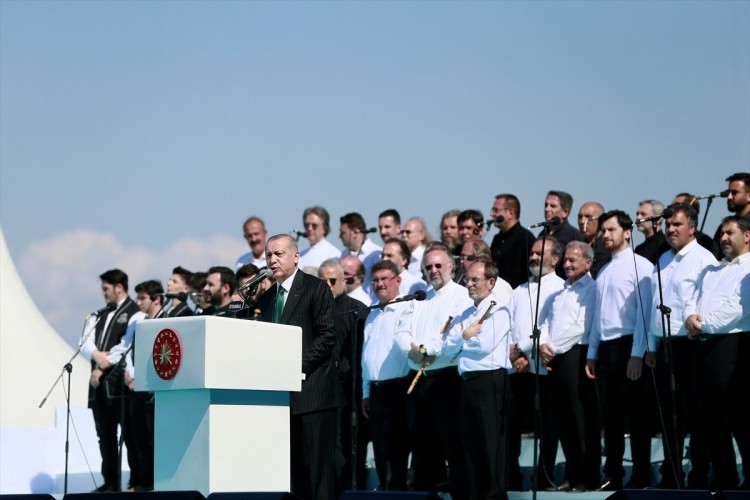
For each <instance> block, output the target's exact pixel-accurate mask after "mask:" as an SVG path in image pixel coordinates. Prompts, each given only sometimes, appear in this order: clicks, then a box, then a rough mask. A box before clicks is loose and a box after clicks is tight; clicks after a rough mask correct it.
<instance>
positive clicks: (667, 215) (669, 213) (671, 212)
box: [633, 207, 674, 226]
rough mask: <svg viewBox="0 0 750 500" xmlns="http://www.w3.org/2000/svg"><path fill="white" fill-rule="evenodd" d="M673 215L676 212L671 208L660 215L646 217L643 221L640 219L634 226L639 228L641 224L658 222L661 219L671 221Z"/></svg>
mask: <svg viewBox="0 0 750 500" xmlns="http://www.w3.org/2000/svg"><path fill="white" fill-rule="evenodd" d="M672 214H674V210H672V209H671V208H670V207H667V208H665V209H664V211H663V212H662V213H660V214H659V215H652V216H651V217H644V218H643V219H638V220H636V221H635V222H634V223H633V224H634V225H636V226H637V225H639V224H643V223H644V222H651V221H652V220H658V219H661V218H664V219H669V218H670V217H672Z"/></svg>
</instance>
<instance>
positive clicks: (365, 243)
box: [339, 212, 383, 292]
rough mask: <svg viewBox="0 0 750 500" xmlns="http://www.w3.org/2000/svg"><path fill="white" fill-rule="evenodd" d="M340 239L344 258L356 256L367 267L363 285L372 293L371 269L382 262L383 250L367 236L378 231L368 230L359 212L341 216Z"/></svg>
mask: <svg viewBox="0 0 750 500" xmlns="http://www.w3.org/2000/svg"><path fill="white" fill-rule="evenodd" d="M339 221H340V223H341V226H340V231H339V237H340V238H341V242H342V243H343V244H344V250H343V251H342V252H341V256H342V257H346V256H348V255H354V256H355V257H357V258H358V259H359V260H361V261H362V264H364V266H365V279H364V284H363V285H362V286H363V287H364V289H365V291H366V292H369V291H370V269H371V268H372V266H373V265H374V264H375V263H376V262H377V261H379V260H380V254H381V252H382V251H383V249H382V248H381V247H380V246H378V245H376V244H375V243H373V242H372V240H370V239H368V238H367V234H368V233H371V232H374V231H376V229H375V228H372V229H368V228H367V226H366V225H365V219H364V218H362V216H361V215H360V214H358V213H357V212H351V213H348V214H345V215H343V216H341V218H340V219H339Z"/></svg>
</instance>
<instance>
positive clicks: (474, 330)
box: [462, 321, 482, 340]
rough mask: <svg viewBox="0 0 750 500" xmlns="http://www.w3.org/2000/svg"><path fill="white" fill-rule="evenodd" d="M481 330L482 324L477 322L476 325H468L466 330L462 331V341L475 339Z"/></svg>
mask: <svg viewBox="0 0 750 500" xmlns="http://www.w3.org/2000/svg"><path fill="white" fill-rule="evenodd" d="M481 330H482V324H481V323H479V321H477V322H476V323H473V324H471V325H469V326H468V327H467V328H466V330H464V333H463V334H462V337H463V338H464V340H469V339H470V338H472V337H476V336H477V335H479V332H480V331H481Z"/></svg>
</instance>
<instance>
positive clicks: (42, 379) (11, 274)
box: [0, 229, 100, 493]
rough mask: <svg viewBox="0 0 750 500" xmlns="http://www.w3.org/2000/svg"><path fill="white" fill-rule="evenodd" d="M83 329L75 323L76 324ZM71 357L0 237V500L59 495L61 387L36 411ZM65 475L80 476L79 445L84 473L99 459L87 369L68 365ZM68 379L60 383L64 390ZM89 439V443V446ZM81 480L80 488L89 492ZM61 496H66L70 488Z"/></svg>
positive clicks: (84, 365)
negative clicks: (69, 424)
mask: <svg viewBox="0 0 750 500" xmlns="http://www.w3.org/2000/svg"><path fill="white" fill-rule="evenodd" d="M81 326H83V317H82V318H81ZM73 353H74V351H73V349H72V348H71V347H70V346H69V345H68V344H67V343H65V341H64V340H63V339H62V338H61V337H60V336H59V335H58V334H57V332H56V331H55V330H54V329H53V328H52V327H51V326H50V324H49V323H47V320H45V319H44V317H43V316H42V314H41V313H40V312H39V309H37V307H36V305H35V304H34V301H33V300H32V299H31V297H30V296H29V294H28V292H27V291H26V288H25V287H24V285H23V283H22V282H21V279H20V277H19V276H18V272H17V271H16V267H15V265H14V264H13V260H12V259H11V256H10V253H9V251H8V247H7V245H6V244H5V236H4V234H3V233H2V229H0V493H31V492H33V493H56V492H62V482H61V481H62V474H63V472H64V470H65V467H64V465H65V462H64V460H65V454H64V450H65V447H64V446H65V425H66V422H65V404H66V403H65V393H64V388H63V381H60V383H58V385H57V386H56V387H55V390H54V391H53V392H52V394H51V395H50V396H49V398H48V399H47V401H46V403H45V404H44V406H43V407H42V408H39V404H40V403H41V401H42V399H43V398H44V396H45V395H46V394H47V391H48V390H49V389H50V387H52V384H53V383H54V382H55V379H56V378H57V377H58V376H59V375H60V373H61V372H62V371H63V367H64V366H65V364H66V363H67V362H68V361H69V360H70V358H71V357H72V356H73ZM72 366H73V371H72V375H71V382H70V383H71V386H72V388H73V390H72V391H71V398H70V399H71V413H72V414H73V418H74V420H75V422H74V423H75V425H76V428H77V431H78V437H77V436H76V434H75V433H74V431H73V429H72V428H71V431H70V465H71V466H72V467H71V468H70V470H71V471H73V470H78V471H81V472H83V471H86V473H85V475H88V472H87V468H86V466H85V465H81V464H83V463H84V461H83V455H82V451H81V447H80V446H79V445H78V439H79V438H80V439H81V441H82V443H83V448H84V449H85V453H86V457H87V458H88V461H89V463H90V464H91V467H92V468H93V469H94V471H96V472H98V470H99V464H100V457H99V450H98V446H97V444H96V443H97V441H96V434H95V432H94V428H93V420H92V419H91V416H90V413H91V412H90V411H89V410H87V409H86V405H87V400H88V391H87V388H88V379H89V374H90V373H91V367H90V365H89V363H88V362H87V361H86V360H85V359H83V358H82V357H80V356H78V357H76V359H74V360H73V361H72ZM67 385H68V376H67V374H65V376H64V386H65V388H67ZM92 435H93V442H92ZM90 485H91V481H90V480H88V481H87V482H86V484H85V485H82V486H81V488H83V489H84V491H85V490H90V489H93V487H90ZM68 491H69V492H71V488H70V483H69V488H68Z"/></svg>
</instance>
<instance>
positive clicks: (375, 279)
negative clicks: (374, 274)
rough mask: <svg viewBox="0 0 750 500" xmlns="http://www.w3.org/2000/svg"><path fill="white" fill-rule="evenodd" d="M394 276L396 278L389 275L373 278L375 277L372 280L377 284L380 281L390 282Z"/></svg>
mask: <svg viewBox="0 0 750 500" xmlns="http://www.w3.org/2000/svg"><path fill="white" fill-rule="evenodd" d="M393 278H395V276H389V277H387V278H373V279H372V280H371V283H372V284H373V285H377V284H378V283H388V282H389V281H390V280H392V279H393Z"/></svg>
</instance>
